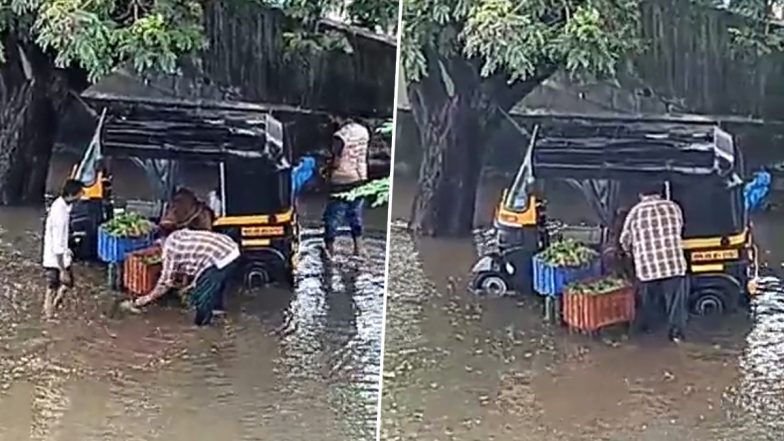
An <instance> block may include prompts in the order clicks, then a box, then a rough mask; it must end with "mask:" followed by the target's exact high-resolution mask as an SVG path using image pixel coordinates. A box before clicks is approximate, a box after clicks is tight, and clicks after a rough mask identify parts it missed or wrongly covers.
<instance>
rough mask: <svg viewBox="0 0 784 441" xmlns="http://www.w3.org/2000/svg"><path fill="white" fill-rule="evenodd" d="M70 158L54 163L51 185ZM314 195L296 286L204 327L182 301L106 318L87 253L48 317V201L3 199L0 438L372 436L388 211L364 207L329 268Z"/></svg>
mask: <svg viewBox="0 0 784 441" xmlns="http://www.w3.org/2000/svg"><path fill="white" fill-rule="evenodd" d="M67 166H68V163H67V161H66V162H63V161H59V162H58V161H56V162H55V164H54V167H53V171H54V173H53V176H55V178H53V182H57V180H58V179H59V178H60V177H62V171H63V170H66V169H67V168H68V167H67ZM120 175H121V176H120V177H119V178H118V185H117V188H118V193H122V192H124V191H125V192H127V193H130V195H129V196H128V197H140V196H143V193H144V189H143V188H142V189H140V188H139V187H140V182H143V181H142V179H143V176H142V175H141V174H140V173H138V171H136V170H134V169H133V167H128V168H127V169H126V173H120ZM137 179H138V180H139V181H137ZM191 182H194V183H196V184H199V183H200V182H201V181H200V180H199V177H198V176H196V177H193V176H191ZM202 184H203V185H202V186H203V187H205V188H208V187H209V185H210V184H209V183H206V184H204V183H202ZM195 186H196V187H198V185H195ZM134 191H136V194H134ZM322 205H323V201H320V200H318V199H315V200H314V199H312V198H306V200H305V201H304V203H303V211H304V212H305V216H304V221H303V223H304V224H305V225H306V227H305V228H304V231H303V236H304V237H306V239H305V240H304V241H303V243H302V245H301V250H302V255H301V259H300V263H299V268H298V277H297V282H298V287H297V289H296V291H295V292H288V291H284V290H280V289H275V288H266V289H263V290H258V291H255V292H236V293H233V294H232V295H231V297H230V300H229V314H228V316H227V317H226V318H223V319H220V320H219V321H218V322H217V323H215V325H214V326H211V327H208V328H205V329H196V328H195V327H193V326H191V318H190V316H189V315H188V314H187V312H186V311H184V310H183V309H181V308H179V307H176V306H169V307H165V306H155V307H152V308H151V309H150V310H149V311H148V312H147V313H145V314H144V315H142V316H122V315H119V316H112V315H111V314H110V312H111V309H112V308H111V305H112V303H113V295H114V294H112V293H111V292H109V291H107V290H106V289H105V288H103V286H104V273H103V269H102V268H101V267H99V266H91V265H79V266H78V267H77V279H78V281H77V283H78V285H77V288H76V289H75V291H74V293H73V294H72V295H71V296H70V297H69V298H68V299H67V300H66V302H65V304H64V307H63V310H62V311H61V312H60V313H59V314H58V320H57V322H56V323H43V322H41V320H40V306H41V301H42V300H41V299H42V295H43V291H42V290H43V280H42V277H41V270H40V268H39V263H38V259H39V252H40V251H39V250H40V244H39V238H40V234H39V232H40V225H41V215H42V213H41V211H40V210H36V209H0V227H1V229H0V282H1V283H0V323H1V324H2V325H0V439H1V440H3V441H6V440H7V441H27V440H37V441H83V440H84V441H92V440H96V441H97V440H129V441H130V440H145V441H146V440H167V441H177V440H183V441H185V440H188V441H193V440H211V439H230V440H262V439H280V440H301V439H306V438H307V437H308V436H311V435H312V434H313V433H318V434H319V438H320V439H325V440H358V441H365V440H372V439H375V433H376V419H377V402H378V380H379V377H380V372H379V371H380V357H381V330H382V328H381V326H382V325H381V321H382V312H383V301H384V262H385V260H384V259H385V245H386V244H385V234H384V231H385V229H384V224H385V223H384V222H383V220H385V218H386V209H385V208H383V209H380V210H370V211H369V213H368V216H367V220H368V227H369V234H368V239H367V242H366V256H365V257H364V258H361V259H360V258H354V257H349V256H350V248H351V247H350V244H349V243H346V242H345V241H339V242H338V246H337V247H338V252H337V256H336V258H335V260H334V262H333V263H332V264H330V265H325V264H324V262H323V260H322V258H321V252H320V249H321V247H322V243H321V241H320V239H319V231H318V228H317V226H318V223H319V222H318V214H319V213H320V209H321V207H322Z"/></svg>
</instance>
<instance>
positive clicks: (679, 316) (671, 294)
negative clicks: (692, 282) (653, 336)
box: [635, 276, 689, 332]
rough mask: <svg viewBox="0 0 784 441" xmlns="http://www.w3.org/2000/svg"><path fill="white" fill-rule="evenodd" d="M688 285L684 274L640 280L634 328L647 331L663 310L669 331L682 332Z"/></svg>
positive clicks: (685, 314)
mask: <svg viewBox="0 0 784 441" xmlns="http://www.w3.org/2000/svg"><path fill="white" fill-rule="evenodd" d="M688 296H689V287H688V281H687V280H686V277H685V276H678V277H670V278H668V279H661V280H652V281H649V282H640V286H639V291H638V302H637V320H636V323H635V328H637V330H640V331H643V332H645V331H649V330H652V329H653V328H654V327H656V324H657V323H658V321H659V320H660V319H661V317H662V312H664V314H665V316H666V317H667V325H668V328H669V331H670V332H684V331H685V330H686V321H687V320H688V315H689V311H688V305H687V301H688Z"/></svg>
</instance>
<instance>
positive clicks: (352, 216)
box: [324, 197, 365, 243]
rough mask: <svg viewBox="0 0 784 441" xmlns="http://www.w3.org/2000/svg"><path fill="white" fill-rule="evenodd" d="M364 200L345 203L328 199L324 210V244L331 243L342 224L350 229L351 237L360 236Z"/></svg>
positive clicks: (342, 200) (338, 199) (332, 198)
mask: <svg viewBox="0 0 784 441" xmlns="http://www.w3.org/2000/svg"><path fill="white" fill-rule="evenodd" d="M364 205H365V200H364V199H362V198H360V199H355V200H353V201H347V200H345V199H340V198H336V197H331V198H329V202H328V203H327V208H326V209H324V242H326V243H332V242H334V241H335V236H337V231H338V228H339V227H340V226H341V224H342V223H343V222H345V223H347V224H348V226H349V228H350V229H351V237H353V238H358V237H361V236H362V208H363V207H364Z"/></svg>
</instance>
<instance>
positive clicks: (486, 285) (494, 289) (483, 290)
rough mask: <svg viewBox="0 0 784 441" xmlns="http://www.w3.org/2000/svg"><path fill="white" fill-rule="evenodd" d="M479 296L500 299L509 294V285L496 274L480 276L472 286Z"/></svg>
mask: <svg viewBox="0 0 784 441" xmlns="http://www.w3.org/2000/svg"><path fill="white" fill-rule="evenodd" d="M474 286H476V288H477V289H478V291H479V293H480V294H487V295H490V296H494V297H501V296H503V295H504V294H506V293H507V292H509V284H508V283H507V282H506V280H505V279H504V278H503V277H501V276H499V275H498V274H483V275H480V276H479V278H478V279H477V280H476V283H475V284H474Z"/></svg>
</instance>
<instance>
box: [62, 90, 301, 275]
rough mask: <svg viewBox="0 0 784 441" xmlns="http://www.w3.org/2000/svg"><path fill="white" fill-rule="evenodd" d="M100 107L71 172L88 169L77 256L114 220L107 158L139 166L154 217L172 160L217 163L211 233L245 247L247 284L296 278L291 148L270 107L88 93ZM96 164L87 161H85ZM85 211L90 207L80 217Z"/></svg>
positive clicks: (169, 187)
mask: <svg viewBox="0 0 784 441" xmlns="http://www.w3.org/2000/svg"><path fill="white" fill-rule="evenodd" d="M86 101H87V102H88V103H89V104H91V105H92V106H93V107H95V108H99V109H100V108H103V109H105V110H104V113H103V115H102V117H101V119H100V121H99V125H98V129H97V130H96V135H95V137H94V140H93V143H92V144H91V148H89V149H88V150H87V152H86V154H85V157H84V159H83V160H82V162H81V164H80V165H79V166H77V167H75V168H74V173H73V174H72V177H75V178H77V179H82V178H83V176H85V175H86V174H87V175H90V174H91V173H87V172H86V170H87V171H89V169H90V167H92V168H93V169H94V170H93V172H92V175H93V176H95V177H94V179H91V180H87V179H85V180H86V181H88V182H86V184H87V188H86V190H85V195H84V197H83V199H82V200H81V201H79V202H78V203H77V204H75V206H74V209H73V215H72V219H71V225H72V227H71V231H72V242H74V243H77V244H81V247H80V248H79V249H82V250H83V251H82V252H81V253H79V254H78V255H77V256H78V257H81V258H84V259H90V258H94V257H95V253H94V244H95V242H96V237H97V234H98V232H97V231H98V226H99V225H100V224H101V223H103V222H105V221H106V220H108V219H110V218H111V215H112V214H111V213H112V212H113V211H114V207H115V205H116V201H114V200H113V199H112V194H111V192H110V191H109V189H110V187H111V175H110V174H109V172H108V170H107V169H106V167H103V168H100V167H99V164H101V163H102V162H103V158H104V155H105V156H107V157H112V158H114V157H128V158H132V159H134V162H136V163H137V164H139V165H141V166H142V167H144V169H145V172H146V174H147V176H148V178H150V180H151V184H153V185H152V186H153V188H155V189H157V190H158V191H157V193H158V194H157V196H156V198H157V199H158V200H157V201H155V202H156V203H157V205H156V206H158V207H160V209H159V210H158V212H157V213H155V214H153V215H152V216H150V217H152V218H154V219H156V220H157V219H159V218H160V216H161V215H162V213H163V209H164V207H163V205H164V203H165V201H168V200H169V199H170V198H171V196H172V195H173V193H174V191H175V190H176V188H177V182H178V167H177V165H178V163H181V162H183V161H199V162H202V163H210V164H216V165H217V167H218V168H219V190H218V191H219V197H220V200H221V204H220V205H221V209H220V211H221V212H220V213H215V214H216V219H215V221H214V223H213V229H214V231H219V232H222V233H224V234H227V235H229V236H231V237H232V238H233V239H234V240H236V241H237V243H238V244H239V245H240V249H241V252H242V262H243V266H242V268H243V269H242V271H241V275H242V276H243V278H244V281H245V283H246V284H250V285H261V284H267V283H271V282H283V283H285V284H288V285H293V283H294V271H295V268H296V261H297V253H298V244H299V227H298V223H297V214H296V210H295V205H294V197H293V194H292V188H291V187H292V179H291V170H292V164H291V161H292V152H291V148H290V146H289V145H287V143H286V142H284V136H283V135H284V134H283V124H282V123H281V122H280V121H279V120H278V119H276V118H275V117H274V116H273V115H272V112H271V111H270V110H268V109H264V108H261V107H259V106H256V105H252V104H242V103H231V104H228V103H216V102H205V101H185V100H180V99H177V100H174V99H157V98H156V99H143V98H130V97H119V96H105V95H102V96H98V97H87V98H86ZM89 164H92V165H89ZM85 213H86V214H85Z"/></svg>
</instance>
